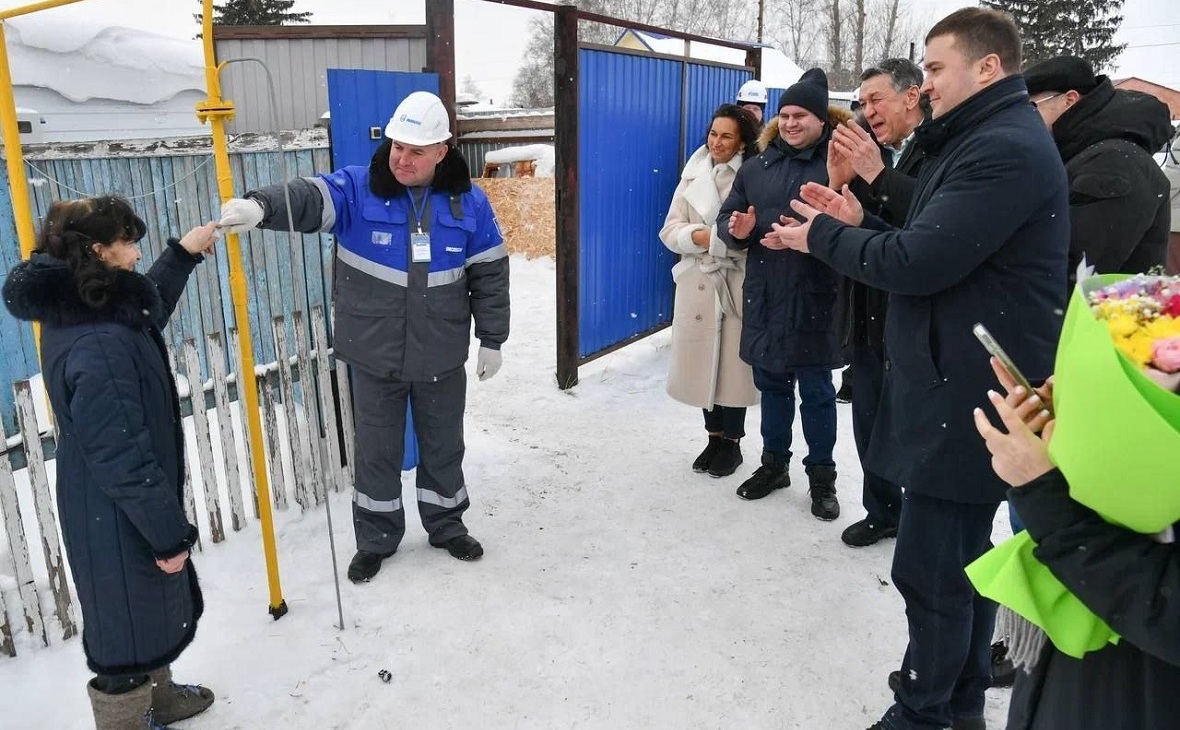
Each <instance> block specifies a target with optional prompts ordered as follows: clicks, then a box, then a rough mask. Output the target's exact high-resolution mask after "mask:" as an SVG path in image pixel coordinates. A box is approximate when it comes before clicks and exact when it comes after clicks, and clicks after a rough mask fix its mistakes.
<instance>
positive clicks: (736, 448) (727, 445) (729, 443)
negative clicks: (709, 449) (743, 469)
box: [709, 438, 742, 477]
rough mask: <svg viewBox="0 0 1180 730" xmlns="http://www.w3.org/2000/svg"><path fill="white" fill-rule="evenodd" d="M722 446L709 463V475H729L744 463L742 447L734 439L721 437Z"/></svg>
mask: <svg viewBox="0 0 1180 730" xmlns="http://www.w3.org/2000/svg"><path fill="white" fill-rule="evenodd" d="M721 442H722V443H721V446H720V447H719V448H718V449H717V453H716V454H714V455H713V461H711V462H710V463H709V476H711V477H727V476H729V475H730V474H733V473H734V472H735V471H737V468H738V467H739V466H741V465H742V447H741V445H740V444H739V443H738V442H737V441H734V440H732V439H727V438H723V439H721Z"/></svg>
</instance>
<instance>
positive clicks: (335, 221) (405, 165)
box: [221, 92, 509, 583]
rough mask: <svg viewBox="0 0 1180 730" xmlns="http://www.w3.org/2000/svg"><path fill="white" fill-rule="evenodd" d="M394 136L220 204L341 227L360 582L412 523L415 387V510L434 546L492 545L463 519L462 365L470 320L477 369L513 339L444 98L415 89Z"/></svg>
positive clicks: (500, 258)
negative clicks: (363, 152)
mask: <svg viewBox="0 0 1180 730" xmlns="http://www.w3.org/2000/svg"><path fill="white" fill-rule="evenodd" d="M385 136H386V137H387V139H386V140H385V142H384V144H382V145H381V147H379V148H378V150H377V152H376V153H375V154H374V155H373V159H372V161H371V162H370V164H369V166H368V167H367V168H366V167H361V166H353V167H345V168H343V169H340V170H337V171H336V172H333V173H331V174H327V175H317V176H314V177H306V178H297V179H295V180H292V181H291V182H289V183H287V185H286V191H285V192H284V186H283V185H271V186H268V187H264V188H261V189H259V190H254V191H251V192H248V193H246V195H245V196H244V198H239V199H233V200H229V201H226V203H225V204H224V205H223V206H222V211H221V213H222V215H221V224H222V226H223V227H226V228H228V229H229V230H231V231H245V230H249V229H251V228H255V227H260V228H267V229H272V230H287V228H288V225H293V227H294V229H295V230H297V231H301V232H304V233H315V232H331V233H334V234H335V235H336V236H337V241H338V245H337V247H336V266H335V282H334V292H335V294H334V302H333V304H334V310H335V316H334V331H333V348H334V350H335V354H336V357H337V358H339V359H340V360H343V361H344V362H347V363H348V364H350V365H351V366H352V368H353V369H352V383H353V401H354V406H355V413H356V449H355V451H356V464H355V473H356V483H355V485H354V486H355V491H354V495H353V525H354V528H355V530H356V542H357V553H356V556H355V557H354V558H353V559H352V562H351V564H350V565H349V567H348V577H349V579H350V580H352V581H353V582H356V583H360V582H365V581H368V580H369V579H370V578H372V577H373V576H375V575H376V574H377V572H378V571H379V570H380V569H381V563H382V561H383V560H384V559H385V558H387V557H389V556H391V555H393V553H394V552H395V551H396V550H397V547H398V544H399V543H400V542H401V539H402V537H403V535H404V534H405V513H404V511H403V509H402V500H401V491H402V489H401V467H402V457H403V452H404V431H405V425H406V404H407V399H408V401H409V403H410V404H411V405H412V406H413V411H414V429H415V434H416V435H417V438H418V447H419V464H418V470H417V498H418V513H419V515H420V517H421V519H422V526H423V527H424V528H425V529H426V531H427V533H428V534H429V535H430V544H431V545H433V546H434V547H438V548H443V549H445V550H447V551H448V552H449V553H450V554H451V555H452V556H454V557H456V558H458V559H460V560H475V559H477V558H479V557H480V556H482V555H483V546H482V545H480V543H479V541H477V540H476V539H475V538H473V537H472V536H470V535H469V534H468V533H467V528H466V526H465V525H464V524H463V513H464V512H465V511H466V510H467V508H468V507H469V506H470V502H469V500H468V496H467V487H466V484H465V482H464V479H463V453H464V444H463V411H464V408H465V405H466V392H467V374H466V372H465V371H464V368H463V365H464V363H465V362H466V361H467V353H468V349H469V347H470V333H471V322H472V319H474V321H475V336H476V337H477V338H479V341H480V348H479V355H478V358H477V365H476V375H477V376H478V377H479V379H480V380H487V379H488V378H490V377H492V376H493V375H495V374H496V372H497V371H498V370H499V369H500V363H501V355H500V346H501V345H502V344H503V343H504V341H505V340H507V339H508V319H509V316H508V313H509V301H508V253H507V250H506V248H505V246H504V239H503V236H502V235H501V234H500V228H499V225H498V224H497V222H496V216H495V213H494V212H493V211H492V207H491V205H490V204H489V203H488V200H487V197H486V196H485V195H484V193H483V191H481V190H480V189H479V188H477V187H473V186H472V184H471V177H470V175H469V173H468V171H467V163H466V162H465V161H464V160H463V157H462V155H461V154H460V153H459V150H458V149H457V148H456V147H455V146H454V144H453V143H452V142H451V141H450V140H451V133H450V118H449V116H448V114H447V111H446V108H445V107H444V106H443V104H442V101H441V100H439V98H438V97H437V96H435V95H434V94H430V93H427V92H414V93H412V94H410V95H409V96H407V97H406V98H405V99H404V100H403V101H402V102H401V104H399V105H398V107H397V109H396V110H394V112H393V116H392V117H391V118H390V120H389V123H388V125H387V126H386V127H385ZM288 201H289V206H290V207H289V208H288ZM288 215H289V216H290V223H289V221H288Z"/></svg>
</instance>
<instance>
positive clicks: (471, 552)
mask: <svg viewBox="0 0 1180 730" xmlns="http://www.w3.org/2000/svg"><path fill="white" fill-rule="evenodd" d="M431 545H432V546H433V547H436V548H441V549H443V550H446V551H447V552H448V553H450V554H451V557H452V558H458V559H459V560H479V559H480V558H481V557H483V545H480V544H479V540H476V539H475V538H474V537H472V536H471V535H459V536H457V537H452V538H451V539H450V540H447V541H446V542H444V543H441V544H439V545H435V544H434V543H431Z"/></svg>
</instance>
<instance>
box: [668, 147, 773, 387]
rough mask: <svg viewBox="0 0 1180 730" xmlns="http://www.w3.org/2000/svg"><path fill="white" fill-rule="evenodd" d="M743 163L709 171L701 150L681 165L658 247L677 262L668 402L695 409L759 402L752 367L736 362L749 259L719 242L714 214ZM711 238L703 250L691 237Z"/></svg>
mask: <svg viewBox="0 0 1180 730" xmlns="http://www.w3.org/2000/svg"><path fill="white" fill-rule="evenodd" d="M741 165H742V156H741V155H740V154H738V155H735V156H734V158H733V159H732V160H730V161H729V162H727V163H725V164H723V165H714V164H713V159H712V157H711V156H710V155H709V150H708V148H707V147H704V146H702V147H700V148H699V149H698V150H697V151H696V152H694V153H693V154H692V157H690V158H689V160H688V162H687V163H686V164H685V165H684V171H683V172H682V173H681V175H680V184H679V185H678V186H677V187H676V193H675V194H674V195H673V196H672V205H671V206H670V207H669V209H668V217H667V218H666V219H665V220H664V227H663V228H662V229H660V240H661V241H663V242H664V245H665V246H667V247H668V248H669V249H671V250H672V251H673V252H675V253H678V254H680V255H681V257H682V258H681V260H680V262H679V263H678V264H676V266H674V267H673V268H672V279H673V280H674V281H675V282H676V303H675V308H674V309H673V313H672V363H671V367H670V369H669V373H668V395H670V396H672V397H673V398H675V399H676V400H678V401H680V402H682V403H686V404H688V405H690V406H696V407H698V408H705V409H710V410H711V409H712V408H713V406H733V407H741V406H752V405H755V404H757V403H758V391H757V389H755V388H754V376H753V373H752V371H751V370H750V366H749V365H747V364H746V363H744V362H742V360H741V359H740V358H739V357H738V345H739V343H740V340H741V333H742V321H741V316H742V282H743V280H744V279H745V276H746V253H745V252H744V251H734V250H732V249H729V248H728V247H727V246H726V245H725V243H723V242H722V241H721V239H719V238H718V237H717V231H716V226H715V225H714V223H713V221H715V220H716V219H717V212H718V211H719V210H720V209H721V202H722V201H723V200H725V198H726V196H727V195H729V189H730V187H732V186H733V180H734V177H735V176H736V175H737V170H738V168H739V167H741ZM702 229H706V230H709V231H710V242H709V248H708V249H707V250H706V249H704V248H701V247H700V246H697V245H696V244H694V243H693V242H692V233H693V231H698V230H702Z"/></svg>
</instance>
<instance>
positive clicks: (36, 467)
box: [12, 380, 78, 639]
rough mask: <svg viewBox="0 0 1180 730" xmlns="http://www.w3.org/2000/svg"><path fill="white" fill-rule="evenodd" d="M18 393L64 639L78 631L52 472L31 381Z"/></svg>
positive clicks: (19, 419) (51, 586)
mask: <svg viewBox="0 0 1180 730" xmlns="http://www.w3.org/2000/svg"><path fill="white" fill-rule="evenodd" d="M12 387H13V391H14V393H15V394H16V416H17V423H19V424H20V430H21V435H22V437H23V438H24V443H25V455H26V456H27V457H28V460H29V484H30V485H31V486H32V489H33V505H34V506H35V507H36V511H37V525H38V527H39V528H40V529H41V550H42V551H43V552H44V553H45V567H46V569H47V570H48V571H49V590H50V591H52V592H53V602H54V607H55V609H56V610H55V613H56V615H57V620H58V621H59V622H60V623H61V633H62V638H63V639H68V638H70V637H71V636H73V635H74V634H76V633H78V628H77V627H76V626H75V625H74V619H73V617H72V616H71V615H70V613H71V611H70V582H69V579H68V578H67V577H66V565H65V559H64V558H63V557H62V554H61V542H60V541H59V540H58V534H59V533H58V530H57V518H56V517H55V516H54V514H53V498H52V497H50V495H49V475H48V474H47V473H46V472H45V451H44V449H43V448H42V447H41V434H40V431H39V429H38V428H37V416H36V412H35V410H34V408H33V389H32V386H30V385H29V381H27V380H21V381H18V382H16V383H14V384H13V386H12Z"/></svg>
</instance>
